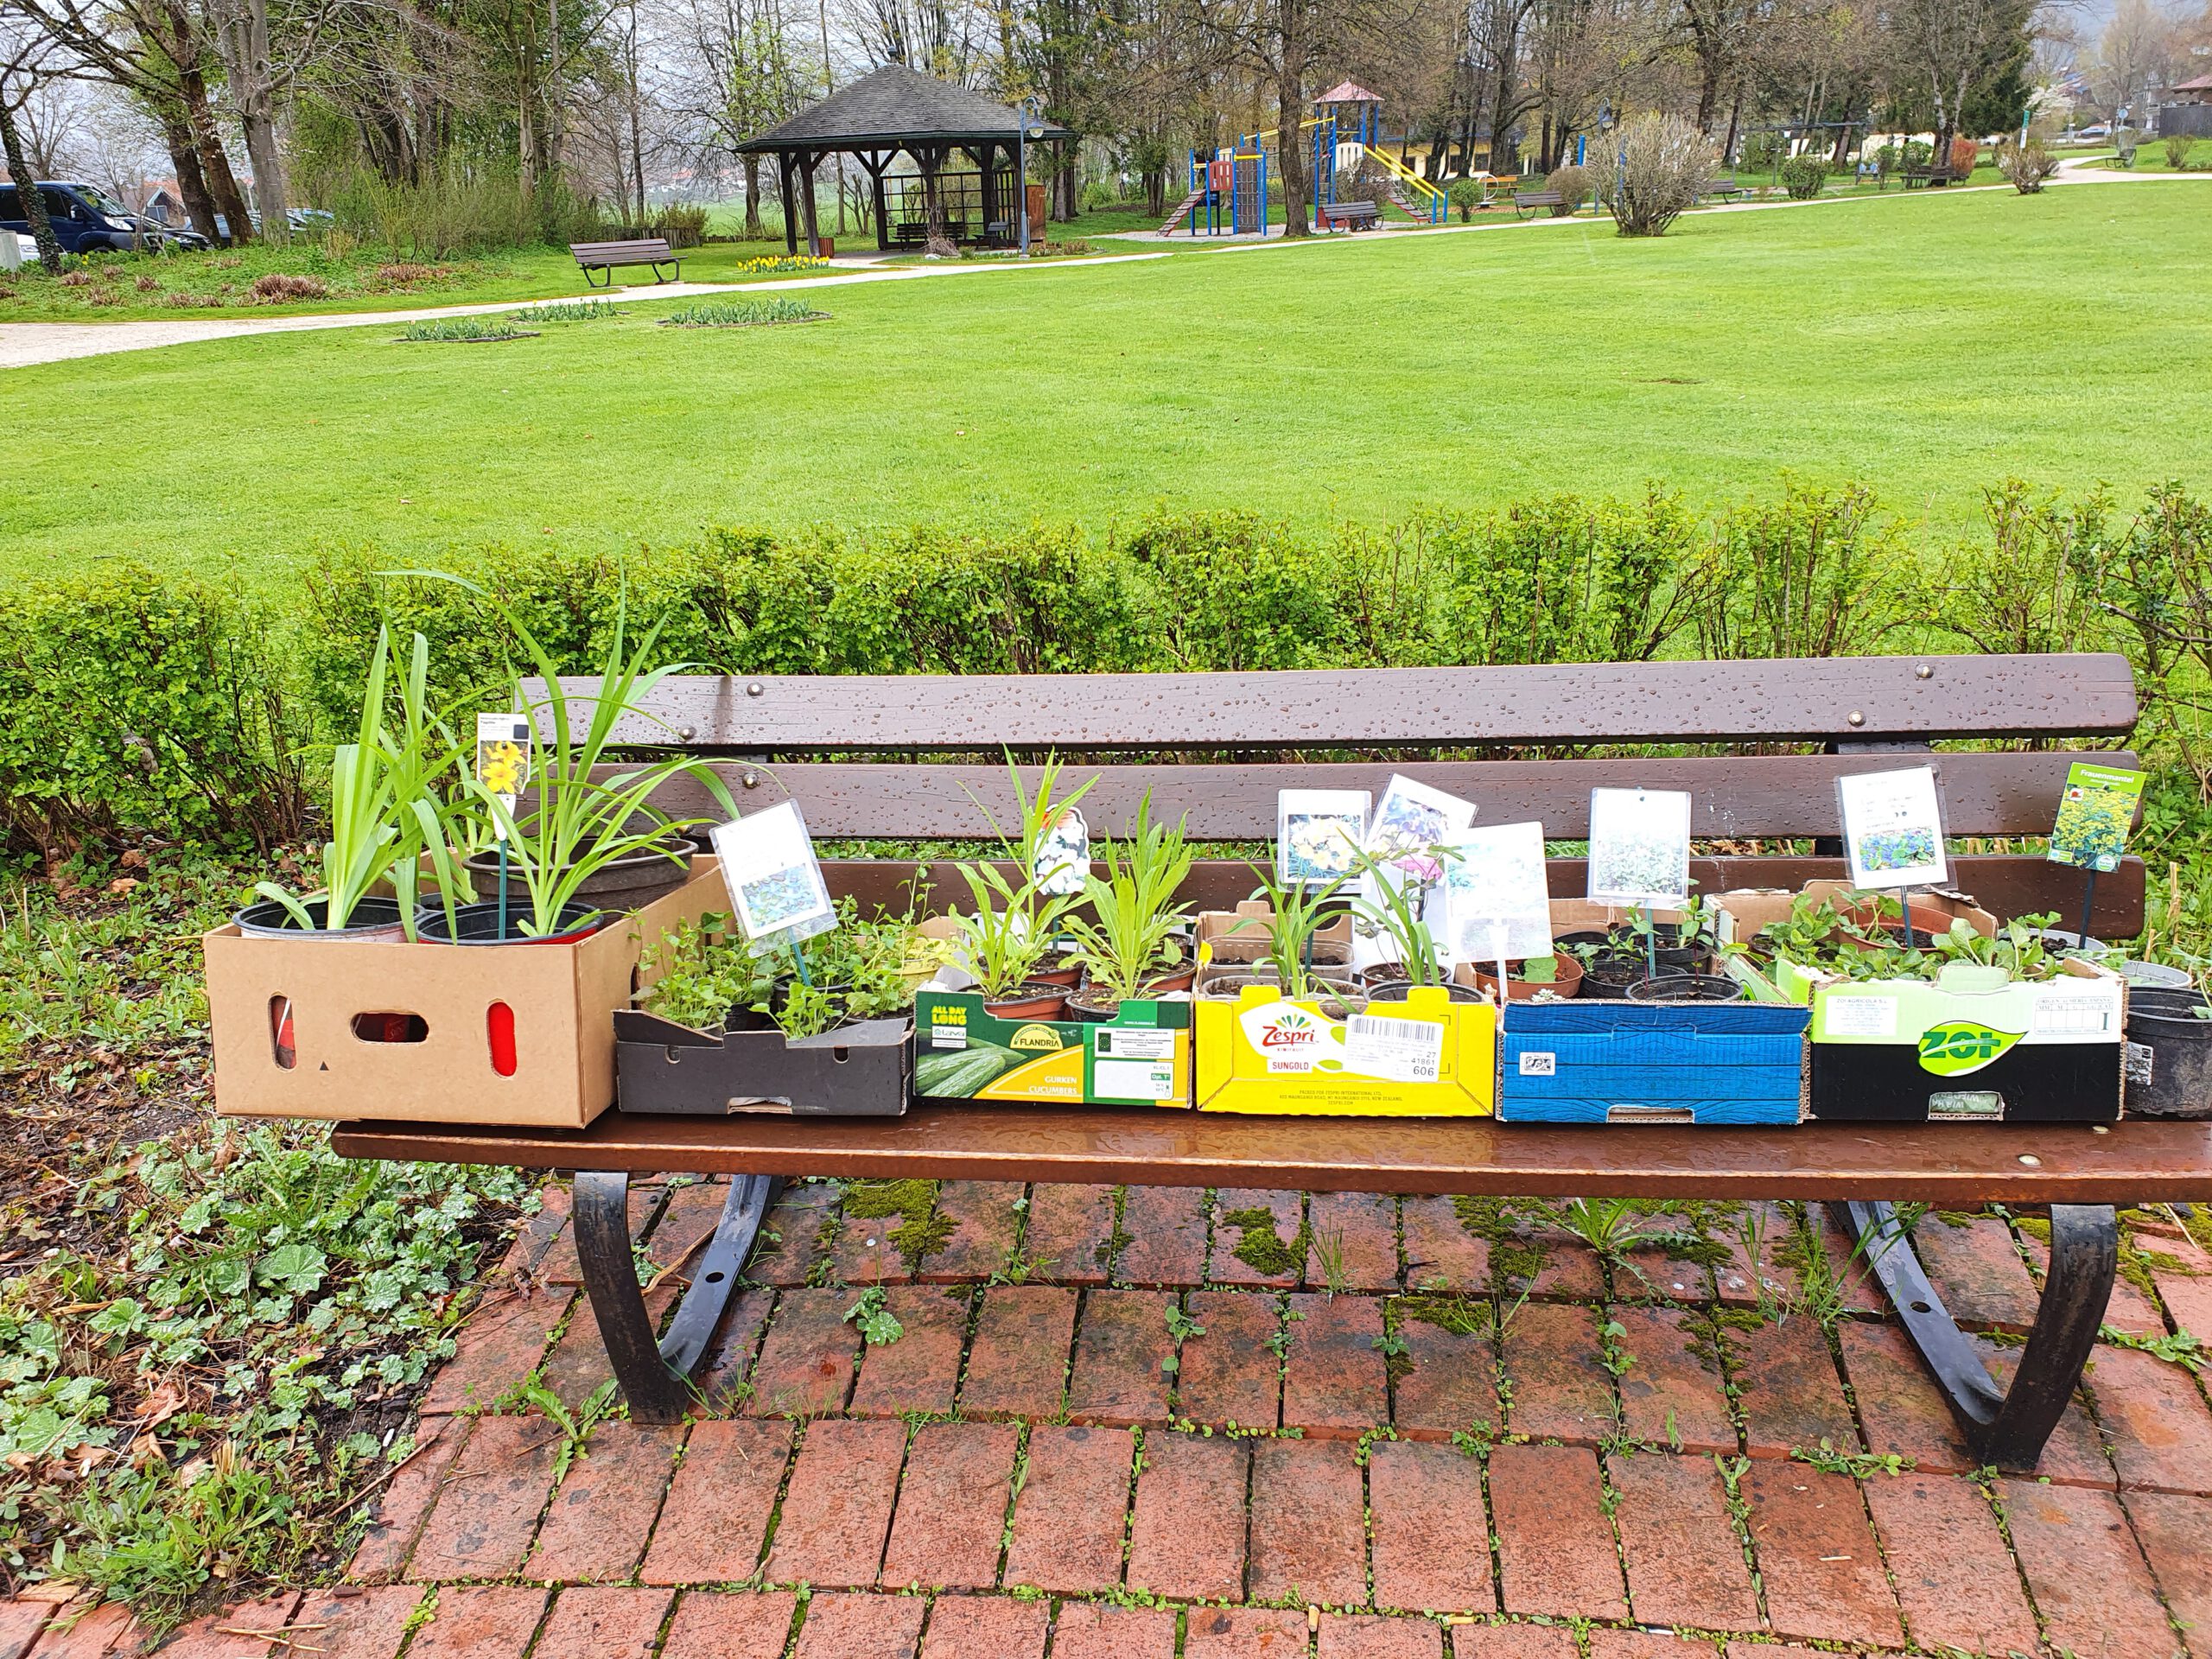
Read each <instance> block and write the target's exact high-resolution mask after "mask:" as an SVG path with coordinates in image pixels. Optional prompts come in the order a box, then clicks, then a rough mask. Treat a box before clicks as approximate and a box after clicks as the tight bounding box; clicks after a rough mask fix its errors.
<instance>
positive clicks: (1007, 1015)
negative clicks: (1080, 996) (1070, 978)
mask: <svg viewBox="0 0 2212 1659" xmlns="http://www.w3.org/2000/svg"><path fill="white" fill-rule="evenodd" d="M1067 1010H1068V993H1067V988H1066V987H1065V986H1064V985H1047V984H1040V983H1039V982H1038V981H1036V980H1031V981H1029V982H1028V983H1027V984H1025V985H1023V986H1022V987H1021V988H1020V989H1019V990H1017V991H1015V992H1014V995H1012V996H1007V997H1001V999H1000V1000H999V1001H995V1002H990V1001H986V1002H985V1003H984V1004H983V1012H984V1013H985V1014H989V1015H990V1016H991V1018H992V1019H994V1020H1058V1019H1061V1018H1064V1017H1065V1015H1066V1014H1067Z"/></svg>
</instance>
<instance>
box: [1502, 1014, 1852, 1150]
mask: <svg viewBox="0 0 2212 1659" xmlns="http://www.w3.org/2000/svg"><path fill="white" fill-rule="evenodd" d="M1810 1019H1811V1011H1810V1010H1809V1009H1807V1008H1800V1007H1783V1006H1781V1005H1778V1004H1774V1003H1759V1002H1686V1003H1663V1004H1662V1003H1643V1002H1600V1001H1587V1002H1585V1001H1569V1002H1515V1003H1512V1004H1510V1005H1509V1006H1508V1007H1507V1008H1506V1011H1505V1024H1504V1027H1503V1030H1502V1031H1500V1033H1498V1044H1497V1048H1498V1067H1499V1072H1500V1076H1499V1079H1498V1091H1497V1115H1498V1116H1499V1118H1500V1119H1502V1120H1503V1122H1508V1123H1632V1122H1677V1123H1679V1122H1690V1123H1769V1124H1772V1123H1795V1122H1798V1121H1799V1120H1800V1119H1801V1118H1802V1116H1804V1075H1805V1031H1806V1027H1807V1025H1808V1022H1809V1021H1810Z"/></svg>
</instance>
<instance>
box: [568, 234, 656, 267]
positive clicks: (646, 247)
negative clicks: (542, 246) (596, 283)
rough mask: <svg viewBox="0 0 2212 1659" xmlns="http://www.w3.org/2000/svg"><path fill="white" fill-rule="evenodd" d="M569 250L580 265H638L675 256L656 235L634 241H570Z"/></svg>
mask: <svg viewBox="0 0 2212 1659" xmlns="http://www.w3.org/2000/svg"><path fill="white" fill-rule="evenodd" d="M569 252H570V253H573V254H575V256H576V263H577V264H580V265H640V264H652V262H653V261H655V260H657V259H673V258H674V257H676V254H675V251H674V250H672V249H671V247H670V246H669V245H668V243H667V242H666V241H665V240H664V238H660V237H658V236H655V237H647V238H643V239H642V240H639V241H636V242H571V243H570V244H569Z"/></svg>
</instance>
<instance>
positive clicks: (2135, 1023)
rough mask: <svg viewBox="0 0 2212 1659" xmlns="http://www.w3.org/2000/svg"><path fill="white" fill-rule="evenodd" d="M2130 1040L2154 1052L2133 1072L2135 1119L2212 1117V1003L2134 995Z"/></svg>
mask: <svg viewBox="0 0 2212 1659" xmlns="http://www.w3.org/2000/svg"><path fill="white" fill-rule="evenodd" d="M2127 1040H2128V1041H2129V1042H2130V1043H2133V1044H2138V1045H2139V1046H2142V1047H2143V1048H2145V1049H2146V1050H2148V1051H2149V1053H2148V1056H2147V1064H2146V1065H2142V1066H2138V1065H2134V1064H2133V1063H2131V1064H2130V1065H2129V1067H2128V1077H2127V1110H2128V1113H2129V1115H2130V1116H2138V1117H2212V1003H2208V1002H2207V1001H2205V998H2204V994H2203V993H2202V991H2199V990H2196V989H2194V988H2190V989H2188V990H2169V989H2162V988H2151V989H2139V990H2135V991H2132V992H2130V993H2129V995H2128V999H2127Z"/></svg>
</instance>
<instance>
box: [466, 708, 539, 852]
mask: <svg viewBox="0 0 2212 1659" xmlns="http://www.w3.org/2000/svg"><path fill="white" fill-rule="evenodd" d="M530 736H531V732H530V716H529V715H515V714H497V715H477V716H476V781H477V784H478V785H479V786H480V787H481V788H482V789H483V791H484V792H485V793H486V795H490V796H493V797H495V798H497V799H498V801H499V804H500V805H501V806H504V807H505V808H506V810H507V816H508V817H513V816H514V810H515V798H516V797H518V795H520V794H521V793H522V792H523V791H524V790H525V789H527V788H529V787H530ZM500 839H501V840H502V841H504V840H505V839H506V837H505V836H500Z"/></svg>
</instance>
